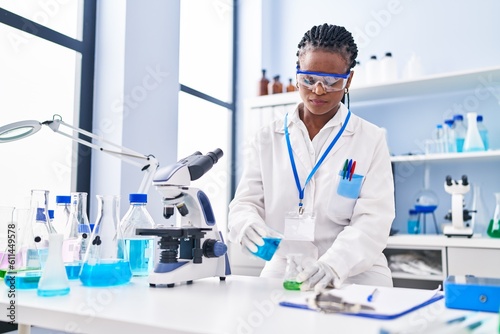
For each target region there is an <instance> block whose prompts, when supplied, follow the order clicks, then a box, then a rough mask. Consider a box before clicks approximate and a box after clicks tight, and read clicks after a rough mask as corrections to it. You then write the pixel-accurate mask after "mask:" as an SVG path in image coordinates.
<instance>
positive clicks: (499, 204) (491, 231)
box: [487, 193, 500, 238]
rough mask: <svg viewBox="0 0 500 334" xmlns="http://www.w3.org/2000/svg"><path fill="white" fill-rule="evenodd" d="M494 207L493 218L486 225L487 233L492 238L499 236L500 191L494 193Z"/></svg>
mask: <svg viewBox="0 0 500 334" xmlns="http://www.w3.org/2000/svg"><path fill="white" fill-rule="evenodd" d="M495 199H496V207H495V213H494V214H493V219H491V220H490V224H489V225H488V232H487V233H488V235H489V236H490V237H492V238H500V193H495Z"/></svg>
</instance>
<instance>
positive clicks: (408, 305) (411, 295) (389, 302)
mask: <svg viewBox="0 0 500 334" xmlns="http://www.w3.org/2000/svg"><path fill="white" fill-rule="evenodd" d="M374 289H377V290H378V293H377V298H375V299H373V300H372V301H371V302H369V301H368V297H370V296H371V295H372V293H373V291H374ZM439 290H440V288H438V289H436V290H420V289H408V288H388V287H376V286H370V285H357V284H352V285H348V286H345V287H342V288H340V289H333V290H329V291H328V293H331V294H334V295H335V296H339V297H342V299H343V300H344V301H345V302H348V303H351V304H360V305H369V306H371V307H372V308H373V310H361V311H359V312H356V313H350V312H339V313H340V314H345V315H352V316H357V317H365V318H372V319H380V320H392V319H396V318H399V317H401V316H403V315H405V314H408V313H411V312H413V311H415V310H418V309H419V308H422V307H424V306H427V305H429V304H432V303H434V302H436V301H438V300H440V299H443V297H444V296H443V294H442V292H440V291H439ZM314 296H315V293H314V292H300V296H297V297H295V298H288V299H285V300H283V301H281V302H280V303H279V305H280V306H284V307H292V308H298V309H303V310H311V311H321V310H320V309H318V308H314V307H313V306H312V305H311V304H310V303H309V302H308V300H310V298H314Z"/></svg>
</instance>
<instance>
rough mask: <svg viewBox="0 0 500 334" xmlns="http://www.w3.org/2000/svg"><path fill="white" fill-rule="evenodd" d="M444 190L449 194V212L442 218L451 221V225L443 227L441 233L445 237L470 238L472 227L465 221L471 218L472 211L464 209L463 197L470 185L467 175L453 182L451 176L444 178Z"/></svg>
mask: <svg viewBox="0 0 500 334" xmlns="http://www.w3.org/2000/svg"><path fill="white" fill-rule="evenodd" d="M444 190H445V191H446V192H447V193H448V194H451V211H450V212H448V214H446V216H445V217H444V218H445V219H447V220H451V224H448V225H445V226H444V228H443V233H444V235H446V236H447V237H452V236H464V237H468V238H470V237H472V235H473V234H474V231H473V227H472V226H470V224H469V223H467V221H469V220H470V219H471V218H472V217H471V215H470V213H471V212H473V211H472V210H467V209H464V195H465V194H466V193H467V192H468V191H469V190H470V184H469V181H468V180H467V175H462V179H461V180H458V181H457V180H453V179H452V178H451V176H449V175H448V176H446V181H445V183H444Z"/></svg>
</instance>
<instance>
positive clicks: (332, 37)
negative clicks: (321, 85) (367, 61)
mask: <svg viewBox="0 0 500 334" xmlns="http://www.w3.org/2000/svg"><path fill="white" fill-rule="evenodd" d="M298 48H299V50H298V51H297V57H298V58H299V59H298V60H297V67H298V68H300V63H299V60H300V57H301V56H302V55H303V54H305V53H306V52H307V51H309V50H314V49H321V50H325V51H329V52H335V53H338V54H339V55H340V56H341V57H342V58H344V59H345V60H346V62H347V64H348V65H349V70H350V69H352V68H353V67H354V66H356V57H357V56H358V47H357V46H356V43H355V42H354V38H353V37H352V35H351V33H350V32H349V31H347V30H346V29H345V28H344V27H341V26H336V25H331V24H326V23H325V24H323V25H321V26H314V27H312V28H311V30H309V31H307V32H306V33H305V34H304V37H302V40H301V41H300V43H299V45H298Z"/></svg>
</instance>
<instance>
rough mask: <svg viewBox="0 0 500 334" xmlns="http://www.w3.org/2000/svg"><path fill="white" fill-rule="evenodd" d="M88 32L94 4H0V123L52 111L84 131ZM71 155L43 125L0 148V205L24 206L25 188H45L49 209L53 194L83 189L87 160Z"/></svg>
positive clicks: (41, 117)
mask: <svg viewBox="0 0 500 334" xmlns="http://www.w3.org/2000/svg"><path fill="white" fill-rule="evenodd" d="M82 15H85V18H86V20H85V24H83V23H82V22H84V20H82ZM94 34H95V1H94V0H92V1H89V0H86V1H69V2H67V1H65V2H64V3H60V2H58V1H55V0H54V1H43V2H42V1H21V2H13V1H7V0H0V36H1V38H0V49H1V50H2V52H1V53H0V73H2V76H1V78H0V110H2V113H1V116H0V126H3V125H6V124H9V123H12V122H17V121H22V120H37V121H40V122H43V121H45V120H51V119H52V117H53V115H54V114H58V115H60V116H61V117H62V119H63V120H64V121H65V122H66V123H69V124H72V125H74V126H78V127H81V128H84V129H89V128H90V125H91V123H92V116H91V115H92V93H93V73H94V65H93V63H94V58H93V57H94ZM76 152H77V151H76V145H74V144H73V142H72V141H71V140H70V139H68V138H64V137H63V136H60V135H58V134H56V133H54V132H53V131H52V130H50V129H49V128H48V127H45V126H43V127H42V129H41V130H40V131H39V133H37V134H35V135H34V136H31V137H29V138H25V139H23V140H19V141H15V142H9V143H5V144H0V154H1V155H2V164H1V167H0V184H2V187H1V189H2V190H1V191H0V205H8V206H15V207H29V198H30V195H31V189H46V190H49V191H50V203H49V207H51V208H54V207H55V196H56V195H65V194H69V193H70V192H71V191H75V190H78V191H88V190H87V189H88V188H89V184H90V179H89V169H90V168H89V166H90V164H89V162H90V160H89V155H88V154H85V153H84V152H85V151H83V150H81V151H80V153H78V154H77V153H76ZM7 157H8V158H7ZM38 166H40V167H38ZM42 166H50V168H46V167H43V168H42ZM77 171H79V173H77Z"/></svg>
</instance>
